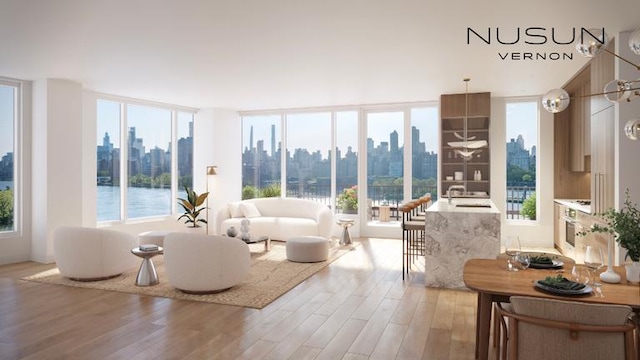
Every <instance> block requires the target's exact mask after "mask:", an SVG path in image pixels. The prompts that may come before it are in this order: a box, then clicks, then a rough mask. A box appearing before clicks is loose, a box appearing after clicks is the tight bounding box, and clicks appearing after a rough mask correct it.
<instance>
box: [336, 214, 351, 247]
mask: <svg viewBox="0 0 640 360" xmlns="http://www.w3.org/2000/svg"><path fill="white" fill-rule="evenodd" d="M336 223H337V224H338V225H340V226H342V236H340V245H351V244H352V241H351V235H350V234H349V228H350V227H351V226H353V225H354V224H355V223H356V221H355V220H353V219H339V220H338V221H336Z"/></svg>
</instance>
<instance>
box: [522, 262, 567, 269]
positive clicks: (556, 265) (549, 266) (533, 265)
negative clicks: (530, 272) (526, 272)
mask: <svg viewBox="0 0 640 360" xmlns="http://www.w3.org/2000/svg"><path fill="white" fill-rule="evenodd" d="M563 265H564V262H562V261H560V260H551V264H538V263H534V262H532V263H531V264H529V267H530V268H532V269H559V268H561V267H562V266H563Z"/></svg>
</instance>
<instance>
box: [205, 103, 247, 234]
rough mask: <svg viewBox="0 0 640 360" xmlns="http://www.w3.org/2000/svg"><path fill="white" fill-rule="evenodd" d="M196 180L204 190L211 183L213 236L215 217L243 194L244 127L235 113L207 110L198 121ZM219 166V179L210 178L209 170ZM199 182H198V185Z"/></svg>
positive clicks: (211, 225) (209, 219)
mask: <svg viewBox="0 0 640 360" xmlns="http://www.w3.org/2000/svg"><path fill="white" fill-rule="evenodd" d="M196 129H197V132H196V133H197V135H196V139H195V142H196V145H195V147H196V149H197V150H196V155H194V166H195V169H196V170H195V172H196V173H198V174H200V173H201V174H202V176H196V177H195V178H197V179H198V180H197V181H199V182H200V183H202V184H203V185H202V186H203V187H205V186H206V181H209V192H210V194H209V216H208V219H207V221H208V222H209V233H210V234H213V233H214V229H215V221H216V220H215V214H216V212H217V211H218V210H219V209H221V208H222V207H226V206H227V203H229V202H232V201H238V200H240V198H241V192H242V136H241V134H242V124H241V121H240V116H239V115H238V113H237V112H236V111H234V110H228V109H204V110H201V111H200V112H198V114H197V117H196ZM212 165H215V166H217V169H216V171H217V175H215V176H210V177H208V178H207V177H206V168H207V166H212ZM195 181H196V180H194V182H195Z"/></svg>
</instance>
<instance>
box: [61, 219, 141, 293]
mask: <svg viewBox="0 0 640 360" xmlns="http://www.w3.org/2000/svg"><path fill="white" fill-rule="evenodd" d="M136 246H138V240H137V238H136V237H135V236H134V235H131V234H127V233H125V232H121V231H114V230H106V229H96V228H85V227H74V226H63V227H59V228H57V229H56V230H55V231H54V233H53V253H54V255H55V258H56V264H57V265H58V269H59V270H60V273H61V274H62V275H63V276H64V277H67V278H69V279H72V280H77V281H96V280H104V279H108V278H111V277H115V276H118V275H120V274H122V273H123V272H124V271H125V270H129V269H132V268H135V267H136V265H137V264H138V261H137V259H136V257H135V256H134V255H132V254H131V249H133V248H134V247H136Z"/></svg>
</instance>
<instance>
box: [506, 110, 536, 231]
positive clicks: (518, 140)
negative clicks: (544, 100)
mask: <svg viewBox="0 0 640 360" xmlns="http://www.w3.org/2000/svg"><path fill="white" fill-rule="evenodd" d="M506 107H507V109H506V110H507V111H506V113H507V117H506V133H507V138H506V147H507V164H506V166H507V197H506V199H507V204H506V208H507V219H521V220H536V218H537V206H536V169H537V167H536V158H537V144H538V104H537V102H535V101H508V102H507V104H506Z"/></svg>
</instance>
